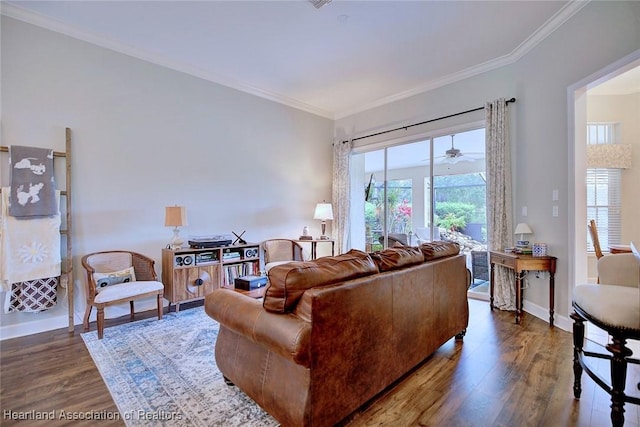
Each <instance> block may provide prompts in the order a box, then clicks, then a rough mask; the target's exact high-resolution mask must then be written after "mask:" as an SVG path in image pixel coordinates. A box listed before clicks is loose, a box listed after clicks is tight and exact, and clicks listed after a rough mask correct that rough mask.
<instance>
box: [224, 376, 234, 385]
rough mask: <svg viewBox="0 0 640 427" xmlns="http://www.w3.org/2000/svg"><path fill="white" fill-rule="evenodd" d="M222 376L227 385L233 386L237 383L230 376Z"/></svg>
mask: <svg viewBox="0 0 640 427" xmlns="http://www.w3.org/2000/svg"><path fill="white" fill-rule="evenodd" d="M222 378H224V383H225V384H226V385H228V386H233V385H235V384H234V383H233V381H231V380H230V379H229V378H227V377H225V376H224V375H223V376H222Z"/></svg>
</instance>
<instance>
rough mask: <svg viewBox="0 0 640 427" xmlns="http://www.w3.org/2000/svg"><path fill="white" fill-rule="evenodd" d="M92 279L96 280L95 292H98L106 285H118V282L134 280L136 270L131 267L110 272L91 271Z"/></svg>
mask: <svg viewBox="0 0 640 427" xmlns="http://www.w3.org/2000/svg"><path fill="white" fill-rule="evenodd" d="M93 280H94V281H95V282H96V292H100V291H101V290H102V289H104V288H106V287H107V286H112V285H118V284H120V283H126V282H135V281H136V272H135V271H134V269H133V267H129V268H125V269H124V270H120V271H113V272H110V273H93Z"/></svg>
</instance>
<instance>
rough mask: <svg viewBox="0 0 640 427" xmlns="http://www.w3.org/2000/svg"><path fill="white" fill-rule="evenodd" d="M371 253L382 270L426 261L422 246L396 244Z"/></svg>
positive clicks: (395, 268)
mask: <svg viewBox="0 0 640 427" xmlns="http://www.w3.org/2000/svg"><path fill="white" fill-rule="evenodd" d="M369 255H371V259H373V262H375V263H376V265H377V266H378V269H379V270H380V271H391V270H397V269H399V268H404V267H409V266H411V265H416V264H422V263H423V262H424V255H423V254H422V251H421V250H420V248H414V247H411V246H402V245H400V246H395V245H394V246H393V247H392V248H387V249H384V250H381V251H377V252H373V253H371V254H369Z"/></svg>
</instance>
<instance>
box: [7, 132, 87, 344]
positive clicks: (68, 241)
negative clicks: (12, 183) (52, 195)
mask: <svg viewBox="0 0 640 427" xmlns="http://www.w3.org/2000/svg"><path fill="white" fill-rule="evenodd" d="M0 152H9V147H6V146H0ZM53 157H54V158H55V157H62V158H64V159H65V183H64V184H65V185H64V190H60V195H61V196H64V198H65V200H66V204H65V206H66V212H65V214H66V216H65V224H64V225H63V226H61V228H60V235H62V236H65V239H60V241H61V242H62V241H63V240H64V244H65V247H66V250H65V254H66V255H65V260H64V262H63V267H62V271H61V275H65V276H66V277H67V306H68V309H69V332H73V331H74V327H75V323H74V315H73V255H72V238H71V230H72V227H71V218H72V216H71V129H70V128H65V151H63V152H62V151H54V152H53ZM0 191H2V190H0ZM61 244H62V243H61Z"/></svg>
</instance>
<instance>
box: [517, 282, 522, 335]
mask: <svg viewBox="0 0 640 427" xmlns="http://www.w3.org/2000/svg"><path fill="white" fill-rule="evenodd" d="M521 313H522V274H521V273H518V272H516V324H519V323H520V314H521Z"/></svg>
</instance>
